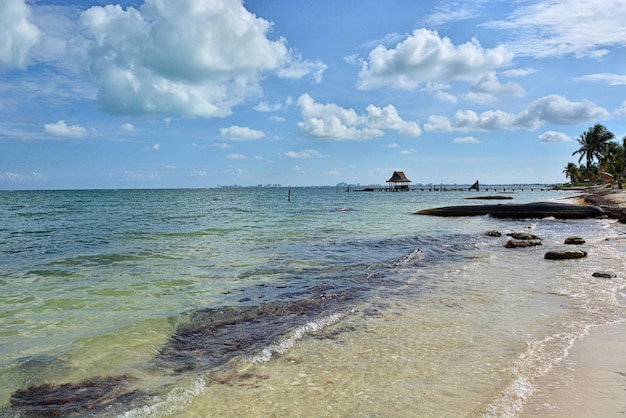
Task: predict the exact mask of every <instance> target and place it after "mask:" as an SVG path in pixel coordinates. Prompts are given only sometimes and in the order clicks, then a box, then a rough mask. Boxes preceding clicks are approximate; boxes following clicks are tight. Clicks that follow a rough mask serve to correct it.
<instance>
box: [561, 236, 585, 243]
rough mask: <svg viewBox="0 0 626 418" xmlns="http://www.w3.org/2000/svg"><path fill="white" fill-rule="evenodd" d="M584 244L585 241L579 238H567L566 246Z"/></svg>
mask: <svg viewBox="0 0 626 418" xmlns="http://www.w3.org/2000/svg"><path fill="white" fill-rule="evenodd" d="M584 243H585V240H584V239H583V238H582V237H579V236H573V237H567V238H565V244H568V245H581V244H584Z"/></svg>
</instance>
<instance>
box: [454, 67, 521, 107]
mask: <svg viewBox="0 0 626 418" xmlns="http://www.w3.org/2000/svg"><path fill="white" fill-rule="evenodd" d="M523 95H524V89H523V88H522V86H520V85H519V84H517V83H513V82H511V81H509V82H506V83H501V82H500V80H499V79H498V76H497V75H496V73H495V71H489V72H487V73H485V74H484V75H483V76H482V77H480V78H479V79H478V80H476V81H475V82H474V83H473V84H472V87H471V90H470V93H469V94H467V95H466V99H468V100H471V101H475V102H478V103H489V102H491V101H493V100H495V99H496V97H497V96H517V97H521V96H523Z"/></svg>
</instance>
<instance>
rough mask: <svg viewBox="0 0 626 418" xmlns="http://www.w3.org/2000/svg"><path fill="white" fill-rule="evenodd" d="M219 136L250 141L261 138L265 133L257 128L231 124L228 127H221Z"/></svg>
mask: <svg viewBox="0 0 626 418" xmlns="http://www.w3.org/2000/svg"><path fill="white" fill-rule="evenodd" d="M220 136H221V137H222V138H225V139H232V140H234V141H251V140H255V139H261V138H263V137H264V136H265V133H264V132H263V131H260V130H258V129H250V128H248V127H245V126H237V125H233V126H230V127H228V128H221V129H220Z"/></svg>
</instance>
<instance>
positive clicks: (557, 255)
mask: <svg viewBox="0 0 626 418" xmlns="http://www.w3.org/2000/svg"><path fill="white" fill-rule="evenodd" d="M583 257H587V251H583V250H577V251H548V252H547V253H546V255H545V256H544V258H545V259H546V260H569V259H572V258H583Z"/></svg>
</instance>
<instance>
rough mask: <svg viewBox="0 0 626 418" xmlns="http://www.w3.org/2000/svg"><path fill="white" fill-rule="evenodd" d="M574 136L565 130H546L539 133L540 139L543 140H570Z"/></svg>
mask: <svg viewBox="0 0 626 418" xmlns="http://www.w3.org/2000/svg"><path fill="white" fill-rule="evenodd" d="M571 140H572V138H570V137H569V136H568V135H566V134H564V133H563V132H556V131H546V132H544V133H542V134H541V135H539V141H541V142H570V141H571Z"/></svg>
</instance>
